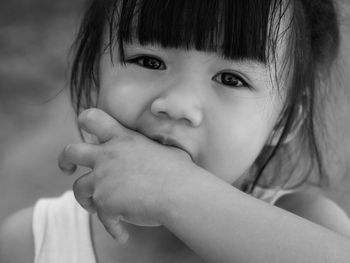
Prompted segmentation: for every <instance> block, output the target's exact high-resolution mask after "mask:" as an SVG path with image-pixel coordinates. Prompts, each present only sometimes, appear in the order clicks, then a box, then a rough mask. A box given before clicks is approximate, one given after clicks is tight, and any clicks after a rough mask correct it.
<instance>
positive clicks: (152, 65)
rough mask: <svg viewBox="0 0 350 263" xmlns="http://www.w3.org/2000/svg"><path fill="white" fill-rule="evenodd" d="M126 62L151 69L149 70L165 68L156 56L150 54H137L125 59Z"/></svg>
mask: <svg viewBox="0 0 350 263" xmlns="http://www.w3.org/2000/svg"><path fill="white" fill-rule="evenodd" d="M127 62H128V63H133V64H137V65H139V66H141V67H144V68H147V69H151V70H165V69H166V66H165V64H164V62H163V61H162V60H161V59H159V58H156V57H152V56H144V55H143V56H138V57H135V58H132V59H129V60H127Z"/></svg>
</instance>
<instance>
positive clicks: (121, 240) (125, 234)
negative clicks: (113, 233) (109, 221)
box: [117, 231, 129, 245]
mask: <svg viewBox="0 0 350 263" xmlns="http://www.w3.org/2000/svg"><path fill="white" fill-rule="evenodd" d="M117 240H118V242H119V243H120V244H121V245H125V244H126V243H127V242H128V240H129V233H128V232H126V231H123V233H120V234H119V235H118V237H117Z"/></svg>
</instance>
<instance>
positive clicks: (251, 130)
mask: <svg viewBox="0 0 350 263" xmlns="http://www.w3.org/2000/svg"><path fill="white" fill-rule="evenodd" d="M261 106H262V105H261V104H260V103H258V104H253V106H252V105H250V106H249V107H247V108H244V107H241V108H240V109H235V111H231V112H234V113H233V114H229V115H226V116H227V117H226V118H225V119H218V118H216V119H214V118H212V120H213V121H212V123H211V127H220V129H215V128H212V129H211V132H210V134H209V133H208V136H207V138H208V140H207V144H206V150H205V151H203V152H204V153H206V154H204V155H203V166H206V169H208V170H211V172H213V173H214V174H216V175H217V176H219V177H221V178H222V179H223V180H225V181H227V182H229V183H233V182H234V181H235V180H237V179H238V178H239V177H240V176H241V175H242V174H243V173H244V172H245V171H246V170H247V169H249V168H250V167H251V165H252V164H253V163H254V161H255V159H256V158H257V156H258V155H259V153H260V151H261V149H262V148H263V147H264V145H265V143H266V141H267V139H268V137H269V135H270V133H271V131H272V129H273V125H274V123H275V120H276V119H277V115H278V114H277V112H274V110H273V109H272V108H270V109H269V108H266V107H265V108H262V107H261ZM276 110H278V109H276ZM214 120H215V122H214ZM218 122H220V123H218Z"/></svg>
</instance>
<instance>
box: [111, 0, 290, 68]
mask: <svg viewBox="0 0 350 263" xmlns="http://www.w3.org/2000/svg"><path fill="white" fill-rule="evenodd" d="M282 2H284V1H282V0H259V1H256V0H220V1H215V0H119V1H115V0H114V1H109V3H110V6H109V8H108V10H111V11H110V13H109V15H108V26H109V47H110V48H111V47H112V46H113V45H114V44H116V43H118V47H119V52H120V59H121V61H122V62H124V48H123V44H125V43H132V42H133V41H135V40H137V41H138V42H139V43H140V44H141V45H147V44H153V45H154V44H157V45H160V46H161V47H164V48H182V49H195V50H198V51H208V52H216V53H219V54H220V55H221V56H223V57H224V58H226V59H237V60H242V59H251V60H257V61H259V62H262V63H264V64H266V63H267V61H268V58H269V56H270V55H271V54H274V53H275V51H276V46H277V42H278V36H279V34H280V24H281V20H282V18H283V16H284V14H285V10H286V9H287V7H286V6H285V5H283V4H282ZM111 49H112V48H111Z"/></svg>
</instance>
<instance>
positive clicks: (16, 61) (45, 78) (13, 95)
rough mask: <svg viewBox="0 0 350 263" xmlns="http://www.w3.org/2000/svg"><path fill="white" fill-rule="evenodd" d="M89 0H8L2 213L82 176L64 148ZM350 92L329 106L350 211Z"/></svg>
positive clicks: (2, 48)
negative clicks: (67, 171) (73, 69)
mask: <svg viewBox="0 0 350 263" xmlns="http://www.w3.org/2000/svg"><path fill="white" fill-rule="evenodd" d="M347 1H349V0H338V2H339V4H341V5H343V6H342V8H341V10H342V12H343V13H342V18H341V23H342V38H343V41H342V55H341V58H342V59H341V61H340V64H341V65H342V70H343V71H342V72H341V73H340V74H339V76H340V78H341V80H342V82H343V83H345V84H346V85H348V84H349V83H350V77H349V76H350V66H349V65H350V27H349V24H350V23H349V15H348V14H350V8H349V5H347V6H346V5H344V4H345V3H346V2H347ZM85 2H86V0H59V1H48V0H11V1H5V0H0V221H1V220H2V219H4V217H6V216H7V215H8V214H9V213H12V212H14V211H16V210H18V209H20V208H23V207H26V206H30V205H33V204H34V202H35V200H36V199H38V198H39V197H42V196H57V195H59V194H60V193H62V192H63V191H65V190H67V189H70V188H71V185H72V183H73V181H74V180H75V179H76V177H77V175H73V176H72V177H67V176H65V175H63V174H62V172H60V170H59V169H58V167H57V156H58V154H59V153H60V152H61V150H62V149H63V148H64V146H65V145H66V144H68V143H71V142H74V141H77V140H78V138H79V137H78V133H77V129H76V126H75V125H74V114H73V113H72V109H71V107H70V102H69V96H68V93H67V87H68V76H69V62H70V60H69V50H70V47H71V44H72V41H73V39H74V36H75V34H76V32H77V28H78V22H79V19H80V18H81V15H82V7H83V6H84V3H85ZM349 86H350V84H349ZM348 89H349V93H350V88H348ZM347 95H348V94H346V93H344V96H343V94H342V95H341V96H338V98H335V99H333V100H332V102H331V103H332V105H330V107H329V112H331V114H330V115H332V116H333V117H332V118H331V120H330V126H331V131H332V134H333V136H332V140H331V142H330V144H332V145H334V147H333V148H330V149H333V151H334V153H335V154H337V155H339V156H340V157H341V158H340V160H338V161H337V162H335V163H333V164H332V166H333V175H334V178H335V179H334V182H333V183H332V186H331V188H330V189H329V190H328V191H327V193H326V194H327V195H329V197H331V198H332V199H333V200H335V201H336V202H337V203H339V204H340V205H341V206H342V207H343V208H344V209H345V210H346V212H347V213H348V214H349V215H350V107H349V105H350V100H349V98H350V97H349V96H347ZM327 107H328V106H327ZM330 153H331V154H333V152H332V150H330Z"/></svg>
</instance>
